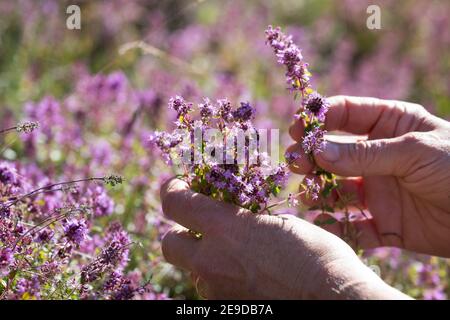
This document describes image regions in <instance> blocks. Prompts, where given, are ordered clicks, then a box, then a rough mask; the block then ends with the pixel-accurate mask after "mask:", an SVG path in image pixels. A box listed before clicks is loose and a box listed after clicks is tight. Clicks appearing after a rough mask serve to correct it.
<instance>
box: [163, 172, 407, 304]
mask: <svg viewBox="0 0 450 320" xmlns="http://www.w3.org/2000/svg"><path fill="white" fill-rule="evenodd" d="M161 200H162V206H163V211H164V213H165V215H166V216H167V217H168V218H169V219H172V220H175V221H176V222H178V223H179V224H181V225H182V226H184V227H186V228H188V229H191V230H195V231H197V232H201V233H202V235H203V236H202V238H201V239H196V238H195V237H194V235H193V234H192V233H190V232H189V231H188V229H186V228H184V227H181V226H177V227H175V228H174V229H172V230H170V231H169V232H168V233H167V234H166V235H165V236H164V238H163V242H162V251H163V254H164V257H165V258H166V260H167V261H168V262H170V263H172V264H174V265H176V266H179V267H181V268H184V269H187V270H190V271H191V272H193V273H194V274H195V275H196V277H197V278H198V279H199V281H198V282H199V286H201V287H202V288H201V294H202V295H205V296H206V298H210V299H300V298H322V299H345V298H347V299H364V298H365V299H376V298H380V299H391V298H392V299H396V298H398V299H402V298H406V297H407V296H405V295H403V294H401V293H400V292H398V291H396V290H395V289H393V288H391V287H389V286H388V285H386V284H385V283H384V282H383V281H381V279H380V278H378V277H377V276H376V275H375V273H374V272H373V271H371V270H370V269H369V268H367V267H366V266H365V265H364V264H363V263H362V262H361V261H360V260H359V259H358V257H357V256H356V255H355V253H354V252H353V250H351V248H350V247H349V246H348V245H347V244H346V243H345V242H343V241H342V240H341V239H339V238H338V237H336V236H334V235H333V234H331V233H329V232H326V231H324V230H322V229H320V228H319V227H316V226H314V225H312V224H310V223H308V222H306V221H303V220H301V219H298V218H296V217H293V216H287V215H286V216H269V215H255V214H253V213H251V212H249V211H247V210H245V209H242V208H238V207H236V206H233V205H231V204H228V203H222V202H218V201H215V200H213V199H211V198H209V197H207V196H204V195H202V194H198V193H194V192H192V191H190V190H189V188H188V186H187V184H186V183H185V182H183V181H181V180H170V181H169V182H168V183H166V184H165V185H164V186H163V187H162V190H161Z"/></svg>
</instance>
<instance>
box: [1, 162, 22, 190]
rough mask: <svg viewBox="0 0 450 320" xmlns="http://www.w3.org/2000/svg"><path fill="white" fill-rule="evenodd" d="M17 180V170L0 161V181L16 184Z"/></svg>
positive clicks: (5, 183) (6, 183)
mask: <svg viewBox="0 0 450 320" xmlns="http://www.w3.org/2000/svg"><path fill="white" fill-rule="evenodd" d="M18 182H19V177H18V174H17V170H16V169H15V168H14V167H12V166H11V165H10V164H8V163H6V162H0V183H2V184H4V185H16V184H17V183H18Z"/></svg>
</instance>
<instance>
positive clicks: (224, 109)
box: [217, 99, 233, 122]
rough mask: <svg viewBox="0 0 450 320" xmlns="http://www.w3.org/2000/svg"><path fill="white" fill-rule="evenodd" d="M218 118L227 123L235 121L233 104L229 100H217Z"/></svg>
mask: <svg viewBox="0 0 450 320" xmlns="http://www.w3.org/2000/svg"><path fill="white" fill-rule="evenodd" d="M217 105H218V107H217V109H218V111H217V112H218V116H219V117H220V118H221V119H223V120H224V121H225V122H230V121H233V115H232V108H231V102H230V101H228V99H219V100H217Z"/></svg>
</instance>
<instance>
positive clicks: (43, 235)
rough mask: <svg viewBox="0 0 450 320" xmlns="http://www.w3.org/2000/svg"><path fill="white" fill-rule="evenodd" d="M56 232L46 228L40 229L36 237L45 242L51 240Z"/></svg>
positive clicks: (40, 241) (37, 240)
mask: <svg viewBox="0 0 450 320" xmlns="http://www.w3.org/2000/svg"><path fill="white" fill-rule="evenodd" d="M54 234H55V233H54V232H53V231H52V230H47V229H44V230H42V231H40V232H39V233H38V235H37V237H36V242H38V243H45V242H49V241H50V239H51V238H52V237H53V235H54Z"/></svg>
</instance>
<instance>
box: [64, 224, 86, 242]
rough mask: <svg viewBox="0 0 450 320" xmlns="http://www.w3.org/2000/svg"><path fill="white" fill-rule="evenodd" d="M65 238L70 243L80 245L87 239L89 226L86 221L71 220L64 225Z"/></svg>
mask: <svg viewBox="0 0 450 320" xmlns="http://www.w3.org/2000/svg"><path fill="white" fill-rule="evenodd" d="M63 229H64V236H65V237H66V238H67V240H69V241H70V242H72V243H74V244H76V245H79V244H80V243H81V242H83V240H84V239H85V238H86V235H87V231H88V230H87V225H86V221H85V220H84V219H80V220H77V219H70V220H69V221H67V222H66V223H64V225H63Z"/></svg>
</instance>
